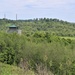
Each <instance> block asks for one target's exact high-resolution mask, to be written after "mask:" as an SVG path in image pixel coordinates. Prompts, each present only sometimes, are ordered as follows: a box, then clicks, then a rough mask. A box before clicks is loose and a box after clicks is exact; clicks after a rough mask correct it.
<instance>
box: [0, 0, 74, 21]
mask: <svg viewBox="0 0 75 75" xmlns="http://www.w3.org/2000/svg"><path fill="white" fill-rule="evenodd" d="M4 14H5V16H6V18H7V19H14V20H15V19H16V14H17V18H18V19H24V20H25V19H34V18H44V17H45V18H57V19H59V20H64V21H68V22H75V0H0V18H4Z"/></svg>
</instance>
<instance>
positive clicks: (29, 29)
mask: <svg viewBox="0 0 75 75" xmlns="http://www.w3.org/2000/svg"><path fill="white" fill-rule="evenodd" d="M12 24H15V25H16V26H18V27H19V28H20V29H21V30H22V34H21V35H19V34H17V33H7V32H6V31H7V30H8V27H9V26H10V25H12ZM61 37H62V38H61ZM64 37H73V38H74V37H75V23H70V22H67V21H62V20H59V19H49V18H40V19H37V18H36V19H30V20H17V21H16V20H8V19H0V62H1V63H5V64H9V65H15V66H18V67H20V68H21V69H23V70H24V71H25V72H26V71H28V70H30V71H33V72H34V74H33V75H75V39H70V38H67V39H65V38H64ZM0 72H1V69H0ZM26 75H27V74H26Z"/></svg>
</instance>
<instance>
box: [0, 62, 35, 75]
mask: <svg viewBox="0 0 75 75" xmlns="http://www.w3.org/2000/svg"><path fill="white" fill-rule="evenodd" d="M0 75H34V72H33V71H30V70H29V71H26V72H25V71H24V70H22V69H20V68H19V67H16V66H12V65H7V64H3V63H1V62H0Z"/></svg>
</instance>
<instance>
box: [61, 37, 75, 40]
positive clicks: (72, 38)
mask: <svg viewBox="0 0 75 75" xmlns="http://www.w3.org/2000/svg"><path fill="white" fill-rule="evenodd" d="M61 38H64V39H71V40H75V37H61Z"/></svg>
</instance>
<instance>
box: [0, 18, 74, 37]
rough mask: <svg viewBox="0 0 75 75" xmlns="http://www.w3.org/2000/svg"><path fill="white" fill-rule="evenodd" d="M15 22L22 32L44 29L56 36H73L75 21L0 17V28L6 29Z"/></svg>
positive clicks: (29, 32) (28, 32)
mask: <svg viewBox="0 0 75 75" xmlns="http://www.w3.org/2000/svg"><path fill="white" fill-rule="evenodd" d="M11 24H15V25H17V26H19V27H20V29H21V30H22V32H23V34H29V35H30V34H33V33H34V32H36V31H45V32H48V33H51V34H55V35H58V36H75V23H70V22H67V21H62V20H59V19H51V18H50V19H49V18H40V19H37V18H36V19H30V20H17V21H15V20H8V19H0V30H1V31H6V30H7V29H8V26H10V25H11Z"/></svg>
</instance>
